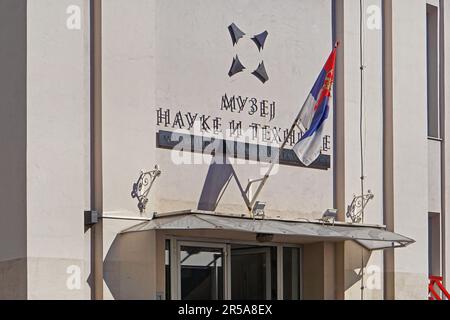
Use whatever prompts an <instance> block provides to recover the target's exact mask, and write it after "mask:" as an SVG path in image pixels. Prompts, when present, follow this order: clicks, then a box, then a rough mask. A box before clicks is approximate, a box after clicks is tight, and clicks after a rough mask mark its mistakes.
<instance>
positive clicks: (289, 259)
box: [166, 239, 301, 300]
mask: <svg viewBox="0 0 450 320" xmlns="http://www.w3.org/2000/svg"><path fill="white" fill-rule="evenodd" d="M300 253H301V248H299V247H290V246H282V245H274V246H258V245H256V244H254V245H251V244H238V243H204V242H191V241H177V240H176V239H171V240H168V243H167V246H166V291H167V292H166V294H167V297H168V299H175V300H276V299H286V300H299V299H301V254H300Z"/></svg>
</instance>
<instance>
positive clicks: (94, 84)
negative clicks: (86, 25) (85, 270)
mask: <svg viewBox="0 0 450 320" xmlns="http://www.w3.org/2000/svg"><path fill="white" fill-rule="evenodd" d="M90 16H91V20H90V23H91V26H90V29H91V32H90V37H91V38H90V43H91V206H92V209H93V210H95V211H97V212H98V213H99V214H100V215H102V214H103V168H102V163H103V160H102V1H101V0H91V1H90ZM91 276H92V291H91V292H92V293H91V297H92V299H93V300H102V299H103V221H102V219H100V220H99V222H98V223H97V224H95V225H94V226H93V227H92V229H91Z"/></svg>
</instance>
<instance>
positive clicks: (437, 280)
mask: <svg viewBox="0 0 450 320" xmlns="http://www.w3.org/2000/svg"><path fill="white" fill-rule="evenodd" d="M443 280H444V279H443V278H442V277H436V276H430V284H429V285H428V300H439V301H440V300H442V296H440V295H439V294H438V293H437V292H436V289H435V286H437V287H438V288H439V289H440V291H441V292H442V293H443V294H444V296H445V297H446V298H447V300H450V293H448V291H447V289H445V287H444V285H443V284H442V281H443Z"/></svg>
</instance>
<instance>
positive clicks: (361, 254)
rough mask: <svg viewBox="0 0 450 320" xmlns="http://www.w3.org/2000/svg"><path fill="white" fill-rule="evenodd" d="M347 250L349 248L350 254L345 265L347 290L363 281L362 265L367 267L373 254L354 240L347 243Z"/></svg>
mask: <svg viewBox="0 0 450 320" xmlns="http://www.w3.org/2000/svg"><path fill="white" fill-rule="evenodd" d="M346 250H348V252H349V255H348V256H347V259H346V266H345V291H347V290H349V289H350V288H352V287H353V286H354V285H356V284H357V283H359V282H360V281H361V279H362V270H363V269H362V268H361V265H363V266H364V268H367V267H368V264H369V260H370V257H371V256H372V254H371V252H370V251H368V250H366V249H363V247H361V246H359V245H357V244H356V243H352V242H349V243H346ZM366 276H367V275H366Z"/></svg>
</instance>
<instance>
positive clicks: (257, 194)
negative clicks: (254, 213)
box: [248, 110, 302, 211]
mask: <svg viewBox="0 0 450 320" xmlns="http://www.w3.org/2000/svg"><path fill="white" fill-rule="evenodd" d="M301 112H302V111H301V110H300V112H299V113H298V116H297V118H295V121H294V124H293V125H292V127H291V129H290V130H289V132H288V134H287V136H286V139H285V140H284V142H283V144H282V145H281V147H280V149H279V154H278V157H279V155H280V153H281V152H283V149H284V147H285V146H286V144H287V143H288V141H289V137H290V136H291V134H292V133H293V132H294V129H295V127H296V126H297V123H298V121H299V119H300V115H301ZM274 167H275V163H273V160H272V161H271V162H270V166H269V169H268V170H267V173H266V174H265V176H264V178H263V179H262V181H261V183H260V184H259V186H258V189H257V190H256V192H255V195H254V196H253V198H252V199H250V207H249V208H248V209H249V210H250V211H251V210H252V209H253V206H254V205H255V203H256V200H257V199H258V196H259V194H260V193H261V191H262V189H263V188H264V186H265V184H266V182H267V180H268V179H269V177H270V174H271V173H272V170H273V168H274Z"/></svg>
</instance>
